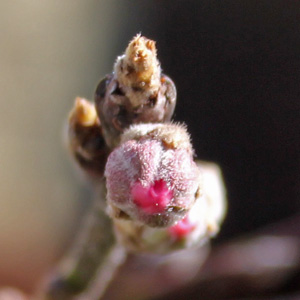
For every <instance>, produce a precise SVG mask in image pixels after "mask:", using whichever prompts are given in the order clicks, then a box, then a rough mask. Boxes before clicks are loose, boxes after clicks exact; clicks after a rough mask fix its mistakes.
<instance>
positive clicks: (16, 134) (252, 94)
mask: <svg viewBox="0 0 300 300" xmlns="http://www.w3.org/2000/svg"><path fill="white" fill-rule="evenodd" d="M0 28H1V29H0V95H1V98H0V103H1V110H0V205H1V209H0V286H3V285H14V286H19V287H21V288H23V289H25V290H27V291H30V290H32V289H33V288H34V287H35V285H36V284H37V282H38V281H39V280H40V279H41V278H42V276H43V275H44V274H45V272H46V271H48V270H49V269H51V267H52V266H53V265H54V263H55V261H57V259H59V258H60V257H61V255H62V254H63V252H64V249H65V248H66V247H67V246H68V245H69V244H70V242H71V240H72V237H73V236H74V233H75V232H76V229H77V227H78V225H79V224H80V220H81V217H82V215H83V213H84V210H85V208H86V207H87V205H88V202H89V198H90V193H89V191H88V189H87V188H86V187H85V186H84V185H83V184H82V183H80V181H79V180H78V179H77V178H76V176H75V174H74V172H73V170H72V167H71V164H70V162H69V160H68V158H67V154H66V151H65V149H64V147H63V143H62V128H63V123H64V121H65V119H66V116H67V114H68V111H69V110H70V108H71V106H72V103H73V100H74V98H75V97H76V96H82V97H86V98H89V99H92V98H93V93H94V90H95V87H96V85H97V83H98V81H99V79H100V78H101V77H103V76H104V75H105V74H107V73H109V72H110V71H111V69H112V65H113V62H114V60H115V57H116V56H117V55H120V54H121V53H122V52H123V51H124V49H125V47H126V45H127V43H128V41H129V40H130V39H131V38H132V37H133V36H134V35H135V34H136V33H139V32H141V33H142V34H143V35H145V36H146V37H148V38H151V39H154V40H156V41H157V47H158V56H159V59H160V61H161V63H162V66H163V69H164V70H165V72H166V73H167V74H168V75H170V77H171V78H172V79H173V80H174V82H175V83H176V86H177V89H178V105H177V109H176V112H175V119H176V120H177V121H184V122H185V123H186V124H187V125H188V128H189V130H190V132H191V135H192V139H193V143H194V146H195V149H196V153H197V155H198V158H200V159H202V160H209V161H214V162H217V163H218V164H220V166H221V167H222V170H223V173H224V178H225V182H226V185H227V190H228V198H229V211H228V216H227V219H226V222H225V224H224V227H223V228H222V231H221V235H220V236H219V237H218V239H217V240H216V242H220V241H224V240H227V239H229V238H232V237H235V236H239V235H241V234H243V233H245V232H250V231H252V230H255V229H257V228H259V227H261V226H263V225H265V224H269V223H272V222H274V221H277V220H280V219H283V218H285V217H288V216H291V215H292V214H294V213H295V212H299V210H300V199H299V192H300V172H299V171H300V156H299V153H300V123H299V119H300V105H299V97H300V85H299V80H300V3H299V2H297V1H289V0H282V1H279V0H272V1H253V0H246V1H214V0H210V1H205V0H197V1H196V0H194V1H189V0H186V1H179V0H178V1H177V0H172V1H171V0H152V1H151V0H139V1H129V0H128V1H117V0H109V1H108V0H107V1H104V0H103V1H101V0H99V1H92V0H84V1H83V0H72V1H71V0H65V1H56V0H55V1H37V0H32V1H20V0H17V1H7V0H6V1H5V0H4V1H1V2H0Z"/></svg>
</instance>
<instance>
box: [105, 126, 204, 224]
mask: <svg viewBox="0 0 300 300" xmlns="http://www.w3.org/2000/svg"><path fill="white" fill-rule="evenodd" d="M105 176H106V183H107V200H108V205H109V213H110V215H111V216H112V217H114V218H127V219H131V220H136V221H138V222H141V223H143V224H147V225H149V226H152V227H166V226H170V225H172V224H174V223H175V222H176V221H178V220H180V219H182V218H184V217H185V215H186V213H187V212H188V211H189V210H190V209H191V207H192V206H193V204H194V202H195V197H196V194H197V191H198V190H199V189H200V184H199V183H200V180H199V178H200V171H199V169H198V167H197V165H196V163H195V162H194V160H193V150H192V146H191V144H190V141H189V136H188V134H187V132H186V129H185V128H184V127H183V126H180V125H176V124H141V125H134V126H131V127H130V128H129V129H128V130H127V131H126V132H125V133H124V135H123V136H122V138H121V145H120V146H119V147H118V148H116V149H115V150H113V151H112V153H111V154H110V155H109V157H108V160H107V164H106V167H105Z"/></svg>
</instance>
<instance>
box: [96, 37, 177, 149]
mask: <svg viewBox="0 0 300 300" xmlns="http://www.w3.org/2000/svg"><path fill="white" fill-rule="evenodd" d="M175 102H176V88H175V85H174V83H173V82H172V80H171V79H170V78H169V77H168V76H166V75H163V74H161V68H160V63H159V61H158V60H157V55H156V47H155V42H154V41H152V40H149V39H147V38H145V37H143V36H140V35H137V36H136V37H134V38H133V40H132V41H131V42H130V43H129V45H128V47H127V49H126V51H125V54H124V55H122V56H119V57H118V58H117V61H116V63H115V66H114V72H113V73H112V74H111V75H108V76H106V77H105V78H104V79H103V80H102V81H101V82H100V83H99V85H98V87H97V89H96V93H95V103H96V109H97V112H98V115H99V117H100V120H101V123H102V126H103V132H104V137H105V140H106V143H107V144H108V146H109V147H111V148H113V147H115V146H117V145H118V143H119V138H120V135H121V134H122V132H123V131H124V130H125V129H126V128H128V127H129V126H130V125H131V124H139V123H159V122H168V121H170V120H171V117H172V114H173V111H174V108H175Z"/></svg>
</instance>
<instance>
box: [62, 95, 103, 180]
mask: <svg viewBox="0 0 300 300" xmlns="http://www.w3.org/2000/svg"><path fill="white" fill-rule="evenodd" d="M67 134H68V135H67V139H68V145H69V148H70V151H71V153H72V156H73V157H74V159H75V161H76V163H77V164H78V165H79V166H80V168H81V169H82V170H84V171H85V172H86V173H87V174H88V175H89V176H92V177H96V178H99V177H102V176H103V172H104V167H105V163H106V159H107V156H108V153H109V151H108V148H107V147H106V145H105V141H104V139H103V136H102V128H101V124H100V121H99V118H98V115H97V113H96V109H95V106H94V104H93V103H91V102H89V101H88V100H86V99H83V98H79V97H77V98H76V99H75V103H74V107H73V109H72V111H71V113H70V115H69V120H68V132H67Z"/></svg>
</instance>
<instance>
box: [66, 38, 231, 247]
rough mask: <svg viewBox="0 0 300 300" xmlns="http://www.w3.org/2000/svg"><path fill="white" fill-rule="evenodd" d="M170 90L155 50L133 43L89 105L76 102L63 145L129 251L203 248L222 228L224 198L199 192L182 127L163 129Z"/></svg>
mask: <svg viewBox="0 0 300 300" xmlns="http://www.w3.org/2000/svg"><path fill="white" fill-rule="evenodd" d="M175 103H176V88H175V85H174V83H173V82H172V80H171V79H170V78H169V77H168V76H166V75H164V74H162V72H161V67H160V63H159V61H158V59H157V51H156V47H155V42H154V41H152V40H149V39H147V38H145V37H143V36H141V35H137V36H136V37H134V38H133V40H132V41H131V42H130V43H129V45H128V47H127V49H126V51H125V53H124V54H123V55H122V56H119V57H118V58H117V60H116V62H115V65H114V69H113V72H112V73H111V74H109V75H107V76H106V77H105V78H104V79H103V80H102V81H100V83H99V85H98V87H97V89H96V92H95V103H91V102H89V101H87V100H85V99H81V98H77V99H76V101H75V105H74V108H73V110H72V112H71V114H70V117H69V123H68V133H69V135H68V142H69V146H70V149H71V152H72V155H73V156H74V157H75V160H76V162H77V163H78V164H79V165H80V167H81V168H82V169H83V170H85V171H86V173H88V174H89V175H90V174H93V176H94V177H95V178H96V179H97V180H100V179H102V178H103V176H104V178H105V180H106V189H107V195H106V201H107V213H108V214H109V216H110V217H111V219H112V221H113V226H114V229H115V233H116V237H117V239H118V241H119V243H121V244H122V245H124V246H125V247H126V248H127V249H129V250H133V251H150V252H158V253H163V252H168V251H171V250H175V249H179V248H186V247H190V246H193V245H196V244H199V243H200V244H201V243H203V242H205V241H206V240H207V239H208V238H209V237H210V236H213V235H215V234H216V233H217V231H218V229H219V225H220V222H221V221H222V218H223V215H224V211H225V207H224V198H223V195H224V193H223V192H221V196H220V197H215V196H213V197H211V196H210V195H212V194H213V190H214V189H216V186H218V187H217V189H218V188H219V189H222V188H221V187H222V183H221V181H220V176H219V175H217V173H216V172H215V173H214V174H215V175H213V178H215V179H216V178H217V179H216V182H217V183H216V185H214V186H213V188H210V190H209V191H208V189H207V188H206V183H205V178H206V174H207V172H206V170H207V168H206V167H205V166H204V167H203V168H202V169H201V168H200V167H199V164H198V163H197V162H196V161H195V160H194V150H193V147H192V145H191V141H190V136H189V134H188V132H187V129H186V127H185V126H184V125H180V124H175V123H172V122H171V117H172V114H173V111H174V108H175Z"/></svg>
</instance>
